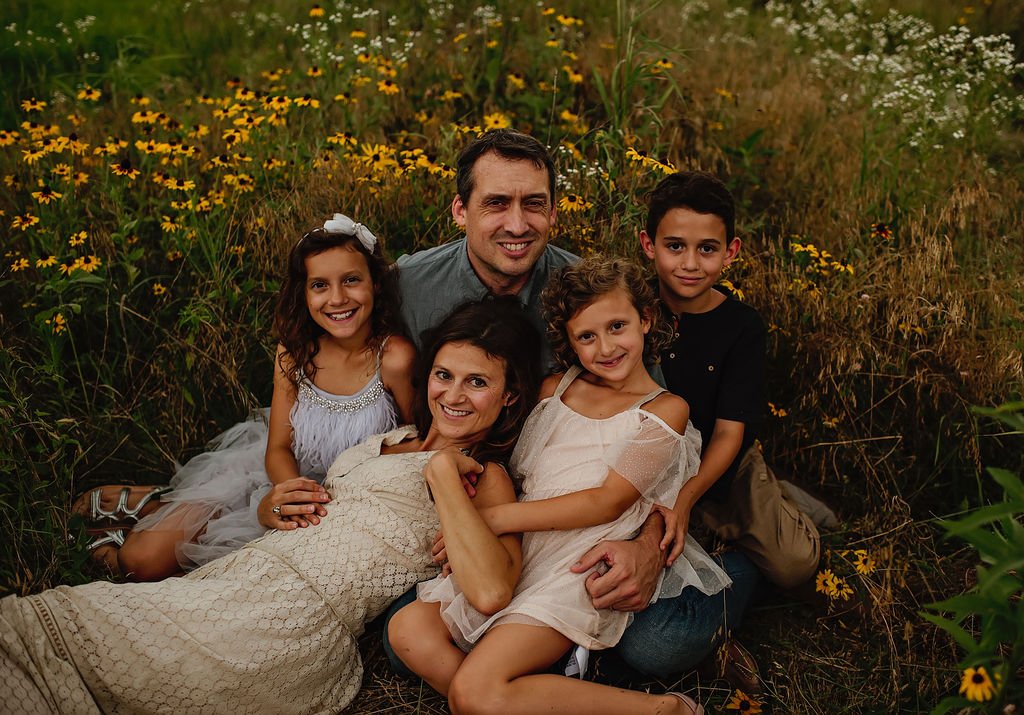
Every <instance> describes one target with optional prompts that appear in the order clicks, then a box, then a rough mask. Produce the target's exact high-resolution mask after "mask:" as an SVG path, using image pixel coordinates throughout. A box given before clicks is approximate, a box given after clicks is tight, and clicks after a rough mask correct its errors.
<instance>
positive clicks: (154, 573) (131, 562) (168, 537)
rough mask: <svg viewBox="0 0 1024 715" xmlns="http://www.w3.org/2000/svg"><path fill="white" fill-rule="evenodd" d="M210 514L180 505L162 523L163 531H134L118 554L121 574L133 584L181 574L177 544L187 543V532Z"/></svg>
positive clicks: (200, 532) (199, 506)
mask: <svg viewBox="0 0 1024 715" xmlns="http://www.w3.org/2000/svg"><path fill="white" fill-rule="evenodd" d="M196 512H200V513H199V514H197V513H196ZM208 513H209V508H208V507H206V506H201V505H194V506H193V505H191V504H181V505H179V506H178V507H177V508H176V509H175V511H174V513H173V514H170V515H169V516H168V517H167V518H166V519H164V520H163V521H161V522H160V525H159V526H160V528H158V529H133V530H132V531H131V532H130V533H129V534H128V536H127V537H125V540H124V545H123V546H122V547H121V548H120V549H119V550H118V552H117V562H118V565H119V567H120V569H121V574H122V575H123V576H124V578H126V579H129V580H132V581H161V580H163V579H165V578H167V577H169V576H175V575H177V574H180V573H181V564H179V563H178V555H177V548H178V544H180V543H182V542H184V541H185V540H186V531H194V525H195V522H196V520H197V519H205V518H206V516H207V515H208ZM205 528H206V527H205V525H204V526H203V528H202V529H200V530H199V532H198V533H196V535H195V536H196V537H198V536H199V535H200V534H202V533H203V530H205Z"/></svg>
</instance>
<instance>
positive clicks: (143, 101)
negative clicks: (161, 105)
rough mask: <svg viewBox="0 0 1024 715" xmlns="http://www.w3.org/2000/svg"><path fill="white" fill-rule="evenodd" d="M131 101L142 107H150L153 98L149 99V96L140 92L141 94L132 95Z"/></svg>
mask: <svg viewBox="0 0 1024 715" xmlns="http://www.w3.org/2000/svg"><path fill="white" fill-rule="evenodd" d="M130 101H131V103H132V104H136V105H138V106H140V107H148V106H149V103H150V101H151V100H150V99H149V97H147V96H146V95H144V94H142V93H141V92H140V93H139V94H136V95H135V96H134V97H132V98H131V100H130Z"/></svg>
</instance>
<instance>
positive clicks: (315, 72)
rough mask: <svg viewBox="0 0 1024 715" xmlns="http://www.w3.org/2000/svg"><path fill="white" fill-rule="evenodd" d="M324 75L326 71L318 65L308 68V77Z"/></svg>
mask: <svg viewBox="0 0 1024 715" xmlns="http://www.w3.org/2000/svg"><path fill="white" fill-rule="evenodd" d="M323 75H324V71H323V70H322V69H320V68H319V67H318V66H316V65H313V66H312V67H310V68H309V69H307V70H306V76H307V77H323Z"/></svg>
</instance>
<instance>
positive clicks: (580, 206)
mask: <svg viewBox="0 0 1024 715" xmlns="http://www.w3.org/2000/svg"><path fill="white" fill-rule="evenodd" d="M592 206H593V204H592V203H591V202H590V201H587V200H586V199H585V198H583V197H582V196H580V195H579V194H566V195H564V196H563V197H562V198H560V199H559V200H558V209H559V210H560V211H565V212H567V213H576V212H578V211H586V210H587V209H589V208H590V207H592Z"/></svg>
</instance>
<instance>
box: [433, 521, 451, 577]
mask: <svg viewBox="0 0 1024 715" xmlns="http://www.w3.org/2000/svg"><path fill="white" fill-rule="evenodd" d="M430 556H431V558H432V559H433V560H434V563H435V564H437V565H438V566H440V567H441V575H442V576H447V575H448V574H450V573H451V572H452V565H451V563H450V562H449V561H448V550H447V549H445V547H444V533H443V532H441V531H438V532H437V534H436V535H435V536H434V545H433V546H432V547H431V548H430Z"/></svg>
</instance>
